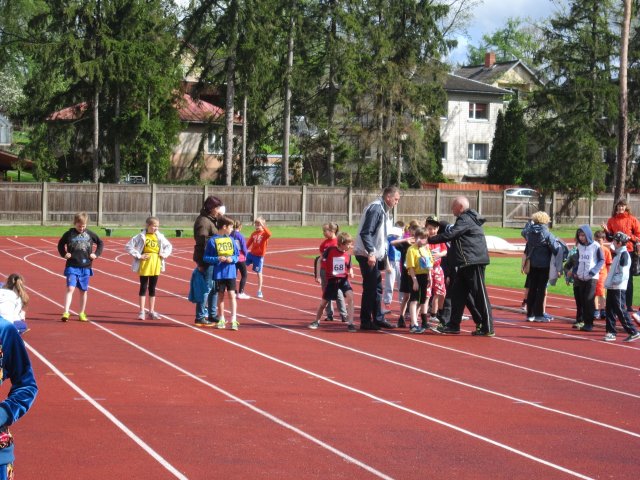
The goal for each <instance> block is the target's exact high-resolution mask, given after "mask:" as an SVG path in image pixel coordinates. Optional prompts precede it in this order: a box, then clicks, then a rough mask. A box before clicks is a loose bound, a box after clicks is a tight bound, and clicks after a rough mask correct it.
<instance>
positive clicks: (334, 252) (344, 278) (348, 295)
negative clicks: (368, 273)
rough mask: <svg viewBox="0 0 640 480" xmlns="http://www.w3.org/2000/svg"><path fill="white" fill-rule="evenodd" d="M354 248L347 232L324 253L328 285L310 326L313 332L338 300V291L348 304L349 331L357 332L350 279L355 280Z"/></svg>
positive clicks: (342, 233)
mask: <svg viewBox="0 0 640 480" xmlns="http://www.w3.org/2000/svg"><path fill="white" fill-rule="evenodd" d="M352 248H353V238H351V235H349V234H348V233H347V232H340V233H339V234H338V245H337V246H334V247H329V248H327V249H326V250H325V251H324V252H323V253H322V260H321V261H322V264H323V268H324V271H325V273H326V278H327V283H326V286H325V288H324V291H323V292H322V300H321V301H320V305H319V306H318V311H317V312H316V319H315V320H314V321H313V322H312V323H311V324H310V325H309V328H310V329H312V330H315V329H317V328H318V327H319V326H320V317H322V312H323V311H324V309H325V307H326V306H327V304H328V303H329V302H330V301H331V300H336V299H337V298H338V291H342V293H343V295H344V299H345V302H346V303H347V329H348V331H349V332H355V331H356V327H355V325H354V324H353V288H351V284H350V283H349V278H353V267H352V266H351V253H350V250H351V249H352Z"/></svg>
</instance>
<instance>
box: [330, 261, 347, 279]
mask: <svg viewBox="0 0 640 480" xmlns="http://www.w3.org/2000/svg"><path fill="white" fill-rule="evenodd" d="M346 269H347V264H346V262H345V261H344V257H333V268H332V269H331V274H332V276H334V277H339V276H344V274H345V272H346Z"/></svg>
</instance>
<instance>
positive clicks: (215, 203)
mask: <svg viewBox="0 0 640 480" xmlns="http://www.w3.org/2000/svg"><path fill="white" fill-rule="evenodd" d="M224 213H225V207H224V205H223V204H222V200H220V199H219V198H218V197H216V196H213V195H209V196H208V197H207V199H206V200H205V201H204V204H203V205H202V209H201V210H200V215H198V218H196V221H195V223H194V224H193V239H194V240H195V242H196V244H195V245H194V247H193V261H194V262H196V264H197V266H198V270H199V271H200V273H201V274H202V275H203V276H204V279H205V282H206V286H207V288H206V292H205V295H204V299H206V303H205V302H198V303H196V320H195V324H196V325H197V326H199V327H212V326H214V325H215V324H216V314H217V313H218V312H217V307H216V304H217V302H218V292H217V290H216V289H215V288H213V265H209V264H208V263H206V262H205V261H204V260H203V256H204V249H205V247H206V246H207V242H208V241H209V239H210V238H211V237H213V236H214V235H217V234H218V225H217V223H216V219H217V218H218V217H219V216H221V215H224ZM220 313H222V312H220Z"/></svg>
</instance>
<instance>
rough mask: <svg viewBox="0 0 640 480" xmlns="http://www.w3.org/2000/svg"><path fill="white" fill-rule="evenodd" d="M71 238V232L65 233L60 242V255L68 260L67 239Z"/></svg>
mask: <svg viewBox="0 0 640 480" xmlns="http://www.w3.org/2000/svg"><path fill="white" fill-rule="evenodd" d="M68 237H69V232H65V233H64V234H63V235H62V236H61V237H60V240H58V253H59V254H60V256H61V257H62V258H66V255H67V238H68Z"/></svg>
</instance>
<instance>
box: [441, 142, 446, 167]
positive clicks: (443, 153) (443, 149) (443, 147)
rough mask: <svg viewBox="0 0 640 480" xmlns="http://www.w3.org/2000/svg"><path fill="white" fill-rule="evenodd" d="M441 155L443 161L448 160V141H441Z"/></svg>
mask: <svg viewBox="0 0 640 480" xmlns="http://www.w3.org/2000/svg"><path fill="white" fill-rule="evenodd" d="M440 155H441V157H440V158H442V161H443V162H446V161H447V142H442V143H440Z"/></svg>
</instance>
